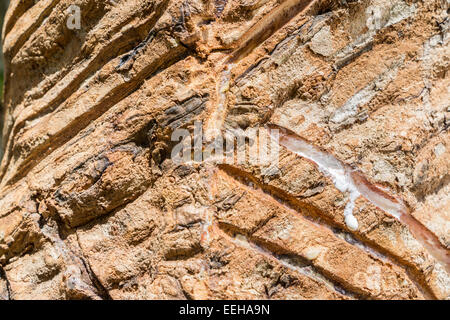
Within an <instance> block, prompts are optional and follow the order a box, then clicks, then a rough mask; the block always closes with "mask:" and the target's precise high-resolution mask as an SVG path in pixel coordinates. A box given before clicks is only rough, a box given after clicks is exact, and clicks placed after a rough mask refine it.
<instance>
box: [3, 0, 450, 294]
mask: <svg viewBox="0 0 450 320" xmlns="http://www.w3.org/2000/svg"><path fill="white" fill-rule="evenodd" d="M73 4H75V5H78V6H79V7H80V8H81V11H80V12H81V29H79V30H70V29H68V27H67V25H66V22H67V19H68V18H69V16H68V15H69V13H68V11H67V8H68V7H69V6H70V5H73ZM448 10H449V7H448V1H445V0H426V1H413V0H367V1H353V0H347V1H345V0H342V1H325V0H317V1H302V0H297V1H294V0H284V1H282V0H280V1H277V0H264V1H259V0H228V1H227V0H185V1H172V0H116V1H106V0H101V1H100V0H41V1H37V2H36V3H35V1H32V0H29V1H28V0H27V1H23V0H22V1H19V0H12V1H11V3H10V6H9V10H8V12H7V15H6V17H5V24H4V28H3V35H4V37H3V39H4V48H3V50H4V54H5V68H6V75H5V79H6V84H5V96H4V101H5V109H6V111H5V115H4V129H3V141H4V147H3V148H4V156H3V159H2V163H1V169H0V170H1V171H0V174H1V176H0V177H1V184H0V299H2V298H3V299H35V298H40V299H79V298H89V299H153V298H163V299H223V298H227V299H234V298H244V299H253V298H260V299H261V298H262V299H266V298H269V299H423V298H429V299H436V298H437V299H448V298H449V297H450V277H449V273H448V271H446V267H447V268H448V266H446V265H445V262H444V263H442V262H438V261H437V260H436V259H435V256H433V255H432V254H431V253H432V252H430V250H427V248H426V246H425V247H424V246H423V245H422V242H420V241H418V239H417V237H416V236H415V235H414V234H413V233H414V232H412V230H411V229H410V227H409V226H408V225H407V224H405V223H404V222H402V221H398V220H396V219H394V218H393V217H392V216H391V215H390V214H389V213H388V212H385V211H383V210H381V209H380V208H378V207H377V206H375V205H373V204H372V203H371V202H370V201H368V200H367V199H366V198H365V197H363V196H360V197H358V198H357V199H356V203H355V208H354V210H353V211H354V215H355V217H356V219H357V220H358V222H359V226H358V228H357V229H356V230H354V228H349V227H347V224H346V223H345V220H344V209H345V207H346V204H347V203H348V200H349V197H350V195H349V194H348V193H347V192H341V191H339V189H338V188H337V187H336V186H335V184H334V182H333V180H332V179H331V178H330V177H329V176H328V175H326V174H324V173H323V170H320V168H319V167H318V166H317V165H316V164H315V163H314V162H311V161H309V160H307V159H305V158H302V157H301V156H298V155H296V154H294V153H293V152H291V151H290V150H288V149H285V148H282V149H281V155H280V162H279V170H276V171H271V170H261V168H260V167H259V166H255V165H252V164H251V163H244V164H227V165H225V164H224V165H214V164H212V163H210V162H204V163H187V164H183V165H176V164H175V163H174V162H173V161H172V160H171V158H170V152H171V148H172V147H173V143H171V142H170V136H171V132H172V131H173V130H174V129H176V128H188V129H192V127H193V123H194V120H201V121H203V122H204V124H205V128H206V129H205V130H206V131H207V133H210V132H213V133H214V132H216V131H214V129H217V130H221V131H223V130H225V129H229V128H242V129H245V128H249V127H255V128H257V127H262V126H263V125H264V124H266V123H269V122H270V123H273V124H275V125H278V126H281V127H283V128H288V129H290V130H291V131H292V132H294V133H295V134H296V135H297V136H298V138H299V139H300V138H301V139H305V140H307V141H308V142H309V143H311V144H312V145H314V146H316V147H318V148H321V150H323V151H324V152H328V153H329V154H332V155H333V156H334V157H336V158H337V159H338V160H340V161H342V162H343V163H345V164H348V165H351V166H353V168H357V169H358V170H359V171H360V174H361V175H364V177H365V179H367V180H368V182H367V183H370V184H374V185H375V184H377V185H381V186H383V187H384V188H385V189H384V190H385V192H386V193H389V194H390V195H392V196H393V197H394V196H395V197H396V198H398V199H403V201H404V202H405V203H406V206H407V208H408V210H409V212H410V213H411V215H412V217H414V218H415V219H417V220H418V221H419V222H420V224H423V226H425V227H424V228H427V229H428V230H429V231H430V232H431V233H430V234H432V235H433V237H435V238H436V239H437V240H436V241H437V242H438V246H440V250H441V251H442V250H443V251H444V252H445V251H446V252H447V255H448V250H449V246H450V232H449V231H450V212H449V209H448V208H449V207H450V196H449V191H450V186H449V168H450V153H449V152H448V150H449V148H450V140H449V132H448V125H449V122H448V121H449V120H448V119H449V111H450V110H449V108H450V106H449V101H450V99H449V98H450V95H449V90H448V88H449V85H450V81H449V77H448V69H449V54H450V49H449V45H448V39H449V37H448V28H449V23H450V22H449V18H448ZM210 129H211V130H210ZM208 130H209V131H208ZM444 255H445V254H444Z"/></svg>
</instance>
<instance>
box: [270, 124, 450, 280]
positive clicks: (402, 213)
mask: <svg viewBox="0 0 450 320" xmlns="http://www.w3.org/2000/svg"><path fill="white" fill-rule="evenodd" d="M266 127H267V129H268V131H269V133H270V134H272V132H274V130H278V132H279V142H280V145H282V146H284V147H285V148H286V149H288V150H289V151H291V152H293V153H295V154H297V155H299V156H301V157H303V158H306V159H308V160H310V161H312V162H314V163H315V164H316V165H317V166H318V168H319V170H320V171H321V172H322V173H324V174H325V175H326V176H328V177H330V178H331V179H332V180H333V183H334V185H335V186H336V188H337V189H338V190H339V191H341V192H348V193H349V198H350V199H349V201H348V203H347V205H346V206H345V210H344V216H345V223H346V224H347V226H348V228H349V229H350V230H357V229H358V221H357V220H356V218H355V217H354V216H353V209H354V207H355V201H356V199H358V197H359V196H362V197H364V198H365V199H367V200H368V201H370V202H371V203H372V204H374V205H375V206H377V207H378V208H380V209H381V210H383V211H385V212H386V213H388V214H389V215H391V216H393V217H394V218H395V219H397V220H399V221H400V222H402V223H404V224H405V225H406V226H407V227H408V228H409V230H410V232H411V233H412V234H413V236H414V237H415V238H416V239H417V240H418V241H419V242H420V243H421V244H422V245H423V246H424V247H425V249H427V250H428V252H429V253H430V254H431V255H432V256H433V257H434V258H435V259H436V260H437V261H439V262H440V263H442V264H443V266H444V267H445V269H446V270H447V272H449V273H450V251H449V250H447V248H445V247H444V246H443V245H442V244H441V243H440V242H439V239H438V238H437V236H436V235H435V234H434V233H432V232H431V231H430V230H429V229H427V228H426V227H425V226H424V225H423V224H422V223H421V222H420V221H418V220H417V219H416V218H414V217H413V216H412V215H411V214H410V213H409V210H408V208H407V207H406V205H405V204H404V203H403V202H402V201H401V200H399V199H397V198H395V197H393V196H391V195H389V194H388V193H386V192H385V191H384V190H383V189H381V188H380V187H378V186H376V185H373V184H371V183H370V182H369V181H368V180H367V179H366V178H365V177H364V176H363V174H362V173H361V172H360V171H358V170H354V169H352V168H350V166H348V165H346V164H344V163H342V162H341V161H339V160H338V159H336V158H335V157H334V156H333V155H331V154H329V153H327V152H325V151H322V150H320V149H319V148H317V147H316V146H314V145H311V144H309V143H308V142H306V141H305V140H304V139H302V138H301V137H299V136H298V135H297V134H295V133H294V132H292V131H290V130H289V129H286V128H283V127H280V126H278V125H274V124H269V125H267V126H266Z"/></svg>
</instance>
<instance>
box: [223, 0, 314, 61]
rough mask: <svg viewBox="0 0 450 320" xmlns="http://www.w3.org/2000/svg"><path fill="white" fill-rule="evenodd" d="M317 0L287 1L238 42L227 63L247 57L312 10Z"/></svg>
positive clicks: (249, 30)
mask: <svg viewBox="0 0 450 320" xmlns="http://www.w3.org/2000/svg"><path fill="white" fill-rule="evenodd" d="M315 2H317V0H285V1H284V2H283V3H281V4H280V5H277V6H276V7H275V8H274V9H273V10H272V11H270V12H269V13H268V14H267V15H265V16H264V17H263V18H262V19H261V20H259V21H258V22H257V23H255V24H254V25H253V26H252V27H251V28H250V29H248V30H247V32H245V33H244V35H243V36H242V37H241V38H240V39H239V40H238V41H237V43H236V49H235V50H234V51H233V52H232V53H231V55H230V57H229V58H228V59H227V60H226V63H227V64H228V63H235V62H237V61H238V60H240V59H241V58H243V57H245V56H246V55H247V54H248V53H250V52H251V51H252V50H253V49H254V48H256V47H257V46H258V45H259V44H261V43H262V42H264V41H265V40H267V39H268V38H269V37H270V36H272V35H273V34H274V33H275V32H276V31H277V30H279V29H280V28H281V27H283V26H284V25H286V24H287V23H288V22H289V21H291V20H292V19H293V18H294V17H295V16H296V15H297V14H299V13H301V12H303V11H304V10H305V9H307V8H310V7H311V6H312V5H313V4H314V3H315Z"/></svg>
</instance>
